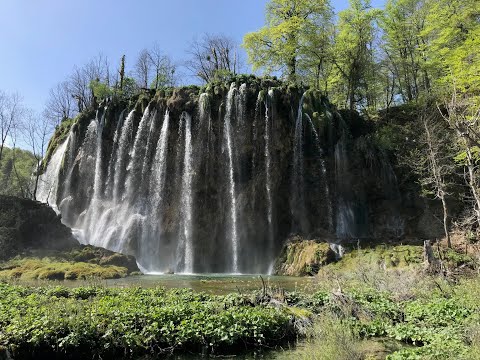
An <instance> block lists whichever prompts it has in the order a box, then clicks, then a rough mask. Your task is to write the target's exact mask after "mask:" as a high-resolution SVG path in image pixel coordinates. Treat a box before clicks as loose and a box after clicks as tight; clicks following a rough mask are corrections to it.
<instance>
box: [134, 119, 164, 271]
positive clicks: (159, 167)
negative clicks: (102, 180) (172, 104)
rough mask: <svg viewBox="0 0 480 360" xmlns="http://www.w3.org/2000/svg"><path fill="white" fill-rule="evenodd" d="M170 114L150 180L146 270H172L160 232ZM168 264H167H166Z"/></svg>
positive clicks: (143, 255)
mask: <svg viewBox="0 0 480 360" xmlns="http://www.w3.org/2000/svg"><path fill="white" fill-rule="evenodd" d="M169 123H170V114H169V112H168V110H167V111H166V112H165V116H164V118H163V124H162V129H161V131H160V137H159V139H158V142H157V145H156V150H155V155H154V161H153V164H152V168H151V176H150V181H149V185H148V186H149V193H150V194H151V196H149V199H148V205H147V206H148V208H147V214H148V218H147V226H146V228H145V229H144V231H143V232H142V241H141V246H140V254H141V256H140V257H141V263H140V266H141V268H142V269H143V270H144V271H145V272H166V271H171V269H170V266H171V264H170V262H169V260H168V257H167V256H165V254H163V253H162V251H161V250H162V248H163V246H162V245H163V244H162V239H161V237H160V236H158V234H159V233H160V231H161V226H162V223H161V214H162V213H163V205H164V203H163V200H164V198H163V193H164V188H165V179H166V169H167V147H168V129H169ZM165 264H166V266H165Z"/></svg>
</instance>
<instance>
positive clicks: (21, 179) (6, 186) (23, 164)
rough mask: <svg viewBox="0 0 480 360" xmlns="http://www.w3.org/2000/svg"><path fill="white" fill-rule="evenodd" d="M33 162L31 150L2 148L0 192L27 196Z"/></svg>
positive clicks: (33, 167) (33, 166)
mask: <svg viewBox="0 0 480 360" xmlns="http://www.w3.org/2000/svg"><path fill="white" fill-rule="evenodd" d="M35 164H36V160H35V157H34V156H33V154H32V153H31V152H29V151H26V150H21V149H10V148H7V147H5V148H3V153H2V160H0V185H1V188H0V193H1V194H3V195H13V196H19V197H28V195H29V185H30V179H31V176H32V172H33V170H34V169H35Z"/></svg>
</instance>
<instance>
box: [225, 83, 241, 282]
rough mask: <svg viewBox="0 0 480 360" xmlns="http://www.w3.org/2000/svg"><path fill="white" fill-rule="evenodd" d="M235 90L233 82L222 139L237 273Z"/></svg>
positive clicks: (232, 245) (234, 270) (231, 239)
mask: <svg viewBox="0 0 480 360" xmlns="http://www.w3.org/2000/svg"><path fill="white" fill-rule="evenodd" d="M236 91H237V88H236V87H235V84H232V86H231V87H230V90H229V92H228V95H227V104H226V110H225V111H226V112H225V123H224V129H223V134H224V140H225V142H226V146H227V156H228V182H229V187H228V192H229V195H230V234H229V235H230V244H231V254H232V271H233V273H238V248H239V244H238V229H237V200H236V194H235V178H234V165H233V159H234V155H233V144H232V124H231V119H232V105H233V101H234V95H235V93H236Z"/></svg>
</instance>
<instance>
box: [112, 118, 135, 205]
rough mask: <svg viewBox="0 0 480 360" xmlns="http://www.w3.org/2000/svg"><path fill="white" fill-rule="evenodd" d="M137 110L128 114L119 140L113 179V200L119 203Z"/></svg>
mask: <svg viewBox="0 0 480 360" xmlns="http://www.w3.org/2000/svg"><path fill="white" fill-rule="evenodd" d="M134 117H135V110H132V111H131V112H130V114H128V116H127V118H126V119H125V122H124V124H123V126H122V129H121V134H120V139H119V140H118V151H117V159H116V161H115V170H114V171H115V175H114V177H113V200H114V201H115V203H118V202H119V200H121V198H120V195H121V193H122V192H123V182H124V180H125V172H126V164H127V161H128V157H129V152H130V140H131V138H132V137H133V120H134Z"/></svg>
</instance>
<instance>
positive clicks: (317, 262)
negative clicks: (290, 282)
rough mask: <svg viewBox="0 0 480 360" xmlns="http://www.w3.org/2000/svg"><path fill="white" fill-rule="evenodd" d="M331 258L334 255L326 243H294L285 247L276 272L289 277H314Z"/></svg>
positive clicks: (307, 241) (310, 241)
mask: <svg viewBox="0 0 480 360" xmlns="http://www.w3.org/2000/svg"><path fill="white" fill-rule="evenodd" d="M333 258H334V254H333V252H332V250H331V249H330V245H329V244H327V243H318V242H316V241H314V240H306V241H294V242H290V243H288V244H287V245H286V246H285V248H284V250H283V254H282V256H281V260H280V261H281V262H282V263H281V264H280V266H278V267H277V268H278V271H277V272H278V273H279V274H282V275H290V276H303V275H314V274H316V273H317V272H318V269H319V268H320V267H321V266H324V265H326V264H327V263H329V262H331V261H332V260H333Z"/></svg>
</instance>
